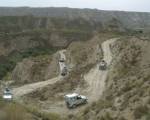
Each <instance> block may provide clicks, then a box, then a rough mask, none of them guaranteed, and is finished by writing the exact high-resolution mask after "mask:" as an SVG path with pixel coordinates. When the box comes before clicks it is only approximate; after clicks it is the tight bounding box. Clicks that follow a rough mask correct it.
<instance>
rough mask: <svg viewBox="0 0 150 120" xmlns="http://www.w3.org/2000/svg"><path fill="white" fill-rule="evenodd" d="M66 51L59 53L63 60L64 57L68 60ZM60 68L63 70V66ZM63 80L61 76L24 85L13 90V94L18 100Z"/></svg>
mask: <svg viewBox="0 0 150 120" xmlns="http://www.w3.org/2000/svg"><path fill="white" fill-rule="evenodd" d="M64 51H65V50H61V51H59V54H60V56H61V58H62V57H63V58H64V59H66V56H65V54H64ZM59 65H60V64H59ZM59 67H60V68H62V66H59ZM62 78H63V77H62V76H61V75H59V76H57V77H56V78H52V79H49V80H46V81H41V82H36V83H31V84H27V85H23V86H21V87H18V88H14V89H13V90H12V93H13V96H14V98H18V97H21V96H23V95H26V94H29V93H31V92H33V91H36V90H38V89H40V88H43V87H45V86H47V85H50V84H54V83H56V82H57V81H59V80H61V79H62Z"/></svg>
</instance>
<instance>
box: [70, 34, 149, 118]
mask: <svg viewBox="0 0 150 120" xmlns="http://www.w3.org/2000/svg"><path fill="white" fill-rule="evenodd" d="M149 46H150V39H147V40H141V39H139V38H137V37H122V38H121V39H119V40H118V41H116V42H115V44H113V45H111V49H112V52H113V55H114V59H113V61H112V67H111V69H110V71H109V74H108V78H107V80H106V88H105V91H104V93H103V96H102V97H101V99H99V100H98V101H97V102H95V103H93V104H92V105H90V106H89V107H88V108H86V109H85V110H84V111H83V112H82V113H81V112H80V114H79V117H76V116H74V118H73V119H72V120H77V119H81V120H99V119H100V120H101V119H102V120H149V118H150V87H149V85H150V83H149V74H150V66H149V62H150V57H149V55H150V53H149V49H150V47H149Z"/></svg>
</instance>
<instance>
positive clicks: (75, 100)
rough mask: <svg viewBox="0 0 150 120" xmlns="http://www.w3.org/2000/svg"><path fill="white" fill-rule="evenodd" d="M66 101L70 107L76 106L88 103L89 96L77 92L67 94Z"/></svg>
mask: <svg viewBox="0 0 150 120" xmlns="http://www.w3.org/2000/svg"><path fill="white" fill-rule="evenodd" d="M65 102H66V105H67V107H68V108H75V107H77V106H78V105H81V104H86V103H87V97H86V96H83V95H79V94H77V93H73V94H67V95H65Z"/></svg>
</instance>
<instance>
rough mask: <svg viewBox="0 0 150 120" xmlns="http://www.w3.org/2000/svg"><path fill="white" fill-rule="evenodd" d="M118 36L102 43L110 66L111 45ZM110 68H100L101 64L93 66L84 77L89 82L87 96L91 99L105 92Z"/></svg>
mask: <svg viewBox="0 0 150 120" xmlns="http://www.w3.org/2000/svg"><path fill="white" fill-rule="evenodd" d="M117 39H118V38H113V39H109V40H106V41H105V42H103V43H102V45H101V46H102V50H103V55H104V58H103V59H104V60H105V61H106V62H107V65H108V66H109V65H110V64H111V61H112V59H113V57H112V53H111V50H110V45H111V44H112V43H114V42H115V41H116V40H117ZM107 74H108V69H107V70H99V64H97V65H96V66H95V67H94V68H92V69H91V70H90V71H89V72H88V73H87V74H86V75H85V76H84V79H85V81H86V82H87V83H88V85H89V87H88V89H87V97H88V98H89V101H91V102H92V101H96V100H98V99H99V98H100V96H101V95H102V94H103V91H104V89H105V81H106V79H107Z"/></svg>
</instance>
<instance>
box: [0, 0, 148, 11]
mask: <svg viewBox="0 0 150 120" xmlns="http://www.w3.org/2000/svg"><path fill="white" fill-rule="evenodd" d="M0 6H13V7H15V6H30V7H71V8H97V9H100V10H125V11H141V12H143V11H144V12H150V0H0Z"/></svg>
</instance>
